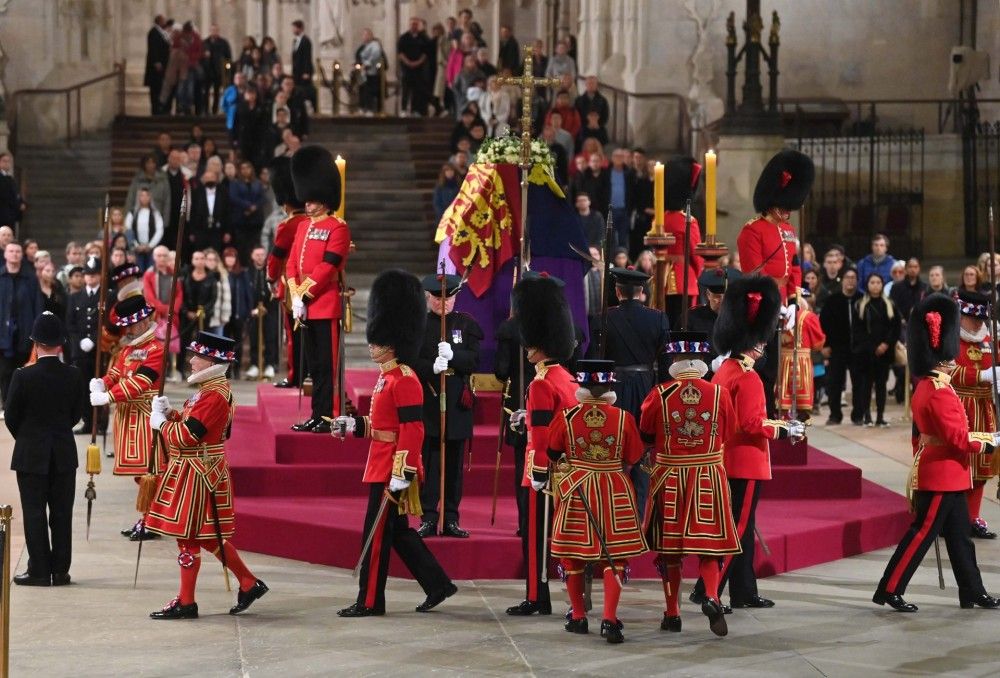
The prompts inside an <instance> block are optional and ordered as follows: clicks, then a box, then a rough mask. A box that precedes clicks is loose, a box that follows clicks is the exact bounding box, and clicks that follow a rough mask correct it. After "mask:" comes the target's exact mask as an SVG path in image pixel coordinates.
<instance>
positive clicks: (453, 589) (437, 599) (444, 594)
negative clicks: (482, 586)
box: [417, 582, 458, 612]
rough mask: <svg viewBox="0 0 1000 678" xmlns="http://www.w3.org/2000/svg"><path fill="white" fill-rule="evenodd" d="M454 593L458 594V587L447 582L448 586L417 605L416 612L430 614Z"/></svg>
mask: <svg viewBox="0 0 1000 678" xmlns="http://www.w3.org/2000/svg"><path fill="white" fill-rule="evenodd" d="M456 593H458V587H457V586H455V585H454V584H452V583H451V582H448V585H447V586H445V587H444V588H443V589H441V590H440V591H435V592H434V593H432V594H430V595H429V596H427V599H426V600H425V601H424V602H422V603H420V604H419V605H417V612H430V611H431V610H433V609H434V608H435V607H437V606H438V605H440V604H441V603H443V602H444V601H445V599H446V598H451V597H452V596H453V595H455V594H456Z"/></svg>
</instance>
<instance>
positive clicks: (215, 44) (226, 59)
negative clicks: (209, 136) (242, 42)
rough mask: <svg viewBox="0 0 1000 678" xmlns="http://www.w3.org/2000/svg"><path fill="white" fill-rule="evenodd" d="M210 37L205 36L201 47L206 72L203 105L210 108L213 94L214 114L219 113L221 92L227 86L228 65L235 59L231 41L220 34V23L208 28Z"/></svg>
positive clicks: (203, 66) (202, 66) (203, 68)
mask: <svg viewBox="0 0 1000 678" xmlns="http://www.w3.org/2000/svg"><path fill="white" fill-rule="evenodd" d="M208 31H209V32H208V37H207V38H205V39H204V40H203V41H202V43H201V47H202V49H203V50H204V56H203V57H202V59H201V68H202V70H203V71H204V72H205V91H204V95H203V96H204V103H203V104H202V106H203V107H204V109H205V110H208V95H209V93H211V94H212V109H211V110H212V115H217V114H218V113H219V100H220V99H221V98H222V97H221V96H220V93H221V91H222V89H223V88H225V86H226V84H227V83H226V79H227V78H226V75H227V74H226V66H227V65H229V64H230V62H232V60H233V50H232V49H231V48H230V47H229V41H228V40H226V39H225V38H224V37H222V36H221V35H219V25H218V24H212V25H211V26H209V29H208Z"/></svg>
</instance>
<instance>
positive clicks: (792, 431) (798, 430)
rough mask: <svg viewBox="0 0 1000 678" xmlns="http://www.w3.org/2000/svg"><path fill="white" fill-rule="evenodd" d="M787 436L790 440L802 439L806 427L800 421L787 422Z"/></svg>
mask: <svg viewBox="0 0 1000 678" xmlns="http://www.w3.org/2000/svg"><path fill="white" fill-rule="evenodd" d="M788 435H789V436H791V437H792V438H804V437H805V435H806V425H805V424H803V423H802V422H801V421H790V422H788Z"/></svg>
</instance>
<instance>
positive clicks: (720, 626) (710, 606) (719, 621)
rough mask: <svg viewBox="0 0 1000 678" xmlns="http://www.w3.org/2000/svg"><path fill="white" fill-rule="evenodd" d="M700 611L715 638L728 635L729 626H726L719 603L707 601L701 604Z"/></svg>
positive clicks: (724, 616)
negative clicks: (706, 619)
mask: <svg viewBox="0 0 1000 678" xmlns="http://www.w3.org/2000/svg"><path fill="white" fill-rule="evenodd" d="M701 611H702V614H704V615H705V616H706V617H708V628H710V629H712V633H714V634H715V635H717V636H724V635H726V634H728V633H729V626H728V625H727V624H726V615H725V613H724V612H723V611H722V605H720V604H719V601H717V600H712V599H711V598H709V599H707V600H706V601H705V602H704V603H702V604H701Z"/></svg>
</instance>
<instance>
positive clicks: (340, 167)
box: [335, 155, 347, 219]
mask: <svg viewBox="0 0 1000 678" xmlns="http://www.w3.org/2000/svg"><path fill="white" fill-rule="evenodd" d="M335 162H336V165H337V171H338V172H339V173H340V207H338V208H337V216H338V217H339V218H341V219H343V218H344V203H345V202H347V161H346V160H344V159H343V158H342V157H340V156H339V155H338V156H337V160H336V161H335Z"/></svg>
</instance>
